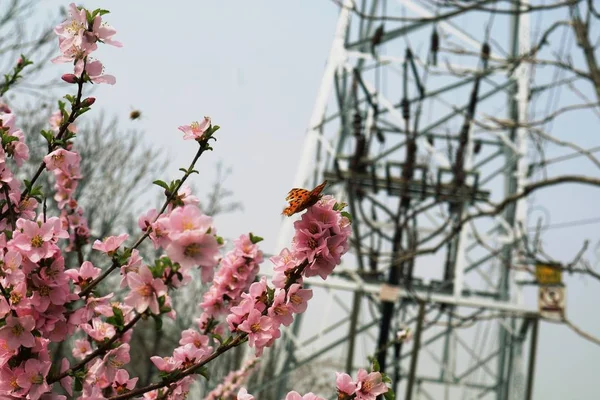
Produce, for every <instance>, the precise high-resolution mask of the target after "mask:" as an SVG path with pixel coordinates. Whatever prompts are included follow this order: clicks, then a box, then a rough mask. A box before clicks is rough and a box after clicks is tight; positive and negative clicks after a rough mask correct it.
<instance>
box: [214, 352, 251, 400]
mask: <svg viewBox="0 0 600 400" xmlns="http://www.w3.org/2000/svg"><path fill="white" fill-rule="evenodd" d="M257 364H258V359H256V358H255V359H251V360H248V361H246V362H245V363H244V365H243V366H242V368H240V369H239V370H237V371H231V372H230V373H229V374H227V376H226V377H225V379H223V382H222V383H220V384H219V385H217V387H216V388H214V389H213V390H212V391H211V392H210V393H208V395H206V396H205V397H204V400H221V399H229V398H231V397H233V395H234V394H235V392H236V390H238V388H239V387H240V385H241V384H242V383H244V381H245V380H246V378H248V376H249V375H250V374H251V373H252V370H253V369H254V368H255V367H256V365H257Z"/></svg>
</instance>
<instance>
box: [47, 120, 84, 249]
mask: <svg viewBox="0 0 600 400" xmlns="http://www.w3.org/2000/svg"><path fill="white" fill-rule="evenodd" d="M58 113H59V115H61V114H60V111H58ZM61 121H62V120H61ZM50 122H51V125H53V128H54V129H56V132H58V127H56V128H55V126H54V123H56V122H57V121H56V116H55V115H54V114H53V116H52V117H51V119H50ZM61 124H62V122H58V126H60V125H61ZM68 129H69V130H73V131H74V130H75V127H74V126H73V124H70V125H69V127H68ZM67 148H68V149H69V150H67V149H63V148H59V149H57V150H54V151H53V152H51V153H49V154H48V155H46V156H45V157H44V163H45V164H46V169H47V170H48V171H52V172H53V173H54V178H55V184H54V190H55V194H54V200H56V202H57V204H58V208H59V210H60V219H61V222H62V224H63V227H64V229H65V230H66V231H67V232H69V246H68V247H67V248H66V251H73V250H76V249H78V248H81V246H83V245H85V244H87V243H88V242H89V238H90V229H89V226H88V222H87V219H86V218H85V217H84V214H83V209H82V208H81V207H80V206H79V203H78V202H77V200H76V199H75V196H74V195H75V191H76V190H77V186H78V185H79V180H81V178H82V176H81V169H80V163H81V156H80V155H79V153H77V152H75V151H72V144H71V143H69V144H68V145H67Z"/></svg>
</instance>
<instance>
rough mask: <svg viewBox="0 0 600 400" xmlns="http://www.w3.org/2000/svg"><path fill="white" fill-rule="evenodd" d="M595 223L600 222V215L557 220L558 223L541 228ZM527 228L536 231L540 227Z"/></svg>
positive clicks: (569, 226)
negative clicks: (572, 219) (571, 219)
mask: <svg viewBox="0 0 600 400" xmlns="http://www.w3.org/2000/svg"><path fill="white" fill-rule="evenodd" d="M595 223H600V217H595V218H586V219H579V220H574V221H566V222H557V223H556V224H550V225H545V226H542V227H541V229H542V230H545V229H558V228H571V227H574V226H582V225H590V224H595ZM527 229H528V230H529V231H530V232H535V231H536V230H537V229H538V227H536V226H530V227H529V228H527Z"/></svg>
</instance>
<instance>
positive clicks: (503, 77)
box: [252, 0, 537, 400]
mask: <svg viewBox="0 0 600 400" xmlns="http://www.w3.org/2000/svg"><path fill="white" fill-rule="evenodd" d="M431 3H432V2H416V1H411V0H397V1H395V2H394V1H393V0H387V1H385V0H358V1H357V0H354V1H351V0H345V1H344V3H343V4H344V7H342V8H341V9H340V14H339V19H338V23H337V28H336V32H335V36H334V40H333V44H332V48H331V52H330V55H329V59H328V61H327V65H326V68H325V72H324V75H323V79H322V82H321V87H320V91H319V94H318V96H317V100H316V104H315V108H314V112H313V115H312V118H311V120H310V123H309V129H308V132H307V134H306V139H305V144H304V147H303V151H302V154H301V160H300V165H299V167H298V172H297V175H296V179H295V182H294V187H305V188H312V187H314V186H316V185H317V184H318V183H320V182H321V181H322V180H323V179H327V180H328V181H329V186H328V189H327V190H329V193H332V194H335V195H336V197H337V198H339V199H340V200H343V201H345V202H347V203H348V205H349V211H350V213H351V214H352V216H353V218H354V219H353V248H352V253H353V257H352V256H347V257H346V259H345V261H344V263H343V264H342V265H341V266H340V267H339V268H337V269H336V271H335V273H334V275H333V276H331V277H330V278H328V279H327V281H321V280H319V279H313V278H310V279H307V280H306V284H307V285H310V286H311V287H312V288H313V289H314V291H315V298H314V300H313V302H312V304H311V306H310V307H309V310H308V311H307V312H306V314H305V315H303V316H302V318H298V319H297V320H296V322H295V324H294V325H293V326H292V327H291V328H290V329H289V330H287V331H285V333H284V336H283V338H282V339H283V340H282V341H281V344H280V345H279V347H277V348H275V349H273V350H272V351H271V352H270V356H271V359H270V362H268V363H267V365H266V366H263V367H264V368H263V371H262V379H260V380H258V381H257V383H256V384H255V385H254V386H255V387H253V391H252V393H255V394H258V393H260V394H258V396H259V397H260V398H274V399H280V398H283V396H284V393H285V392H286V391H287V390H289V389H291V388H295V387H297V385H298V384H299V381H300V380H301V379H302V376H304V375H306V372H300V371H306V370H303V368H306V366H308V365H311V363H314V362H315V360H321V361H323V360H324V361H323V363H324V364H326V365H328V366H329V367H328V368H327V367H323V368H324V370H323V371H321V370H320V371H319V373H318V374H315V373H314V372H315V371H310V370H308V373H309V375H310V373H311V372H312V373H313V374H312V375H310V376H312V378H311V379H312V380H311V384H313V385H317V383H318V381H319V379H320V377H321V376H325V375H326V376H327V379H328V381H329V384H330V385H331V383H332V382H333V378H332V377H333V375H331V374H328V372H329V370H331V371H333V370H346V371H347V372H349V373H355V372H356V370H357V368H361V367H365V366H366V365H367V364H368V362H367V356H369V355H371V356H375V357H376V358H377V359H378V361H379V363H380V364H381V367H382V369H383V370H385V372H386V373H387V374H388V375H390V376H391V377H392V379H393V381H394V387H395V389H396V390H397V395H398V396H399V397H400V398H404V399H406V400H410V399H411V398H421V399H436V400H437V399H442V398H443V399H459V398H460V399H479V398H484V399H492V398H495V399H499V400H506V399H525V398H528V399H529V398H530V396H531V388H532V377H533V375H532V373H533V367H534V361H535V357H534V355H535V343H536V337H537V318H536V313H535V312H534V311H532V310H530V309H528V308H526V307H525V306H524V305H523V304H522V299H521V296H520V292H519V288H518V287H517V286H516V285H515V284H514V281H515V280H517V279H518V276H517V275H518V272H516V271H514V270H513V269H511V266H512V265H515V264H516V263H517V262H521V263H522V260H521V259H520V257H521V256H520V254H521V252H520V251H519V250H520V249H521V247H522V238H523V236H524V234H525V232H524V231H523V229H522V227H523V226H524V221H525V213H526V204H525V203H524V201H522V200H521V201H518V202H515V203H511V204H509V205H508V206H507V207H505V208H504V210H503V211H502V212H501V213H497V214H494V215H490V216H488V217H485V218H476V219H475V218H473V219H471V220H469V218H472V216H473V215H476V214H478V213H482V212H484V211H489V210H490V209H491V206H490V204H491V202H496V203H497V202H498V201H501V200H502V199H504V198H506V197H508V196H511V195H513V194H515V193H518V192H519V191H520V190H521V188H522V187H523V185H524V183H525V176H526V171H525V169H526V157H525V156H526V151H527V142H526V132H525V130H524V129H522V128H519V129H508V130H505V131H490V130H488V129H485V126H484V125H482V124H481V122H480V121H484V117H485V115H486V114H487V115H494V116H496V117H498V116H503V117H504V118H506V119H510V120H516V121H524V120H526V119H527V101H528V96H529V69H528V66H527V65H525V64H523V63H515V62H514V61H515V60H517V59H518V58H519V56H520V55H523V54H525V53H526V52H527V51H528V47H527V46H528V44H529V20H528V15H527V14H526V13H522V14H520V13H518V10H519V9H520V8H519V7H521V6H522V5H524V4H525V3H524V2H523V1H522V2H521V3H520V4H515V6H514V7H515V8H514V10H515V13H514V14H513V15H504V17H502V16H498V15H491V14H488V13H486V12H482V11H478V10H476V7H475V6H477V5H488V6H489V5H490V4H493V3H494V2H492V1H486V0H480V1H477V2H469V3H465V4H469V6H468V7H467V6H464V7H463V8H462V9H457V8H452V7H445V8H443V7H442V8H439V9H430V8H428V5H430V4H431ZM515 3H516V2H515ZM457 4H458V3H457ZM461 4H462V3H461ZM390 15H394V16H406V17H414V18H413V19H412V20H407V21H395V20H394V19H386V20H385V21H384V22H382V21H383V20H382V19H378V18H372V17H373V16H376V17H377V16H390ZM467 21H469V22H471V24H470V25H469V26H470V28H471V29H470V30H469V29H467V27H469V26H467V23H466V22H467ZM474 26H477V28H473V27H474ZM484 28H485V29H484ZM502 32H503V33H504V36H503V35H502ZM506 36H509V37H510V38H509V41H508V43H507V44H506V47H507V52H508V53H509V54H510V57H509V56H506V57H505V58H507V57H508V58H511V59H512V61H510V62H504V63H503V62H499V61H497V60H498V59H499V58H501V54H502V49H501V48H500V46H499V45H494V44H491V43H496V42H498V38H499V37H506ZM492 38H495V39H496V41H495V42H492V40H491V39H492ZM436 43H437V44H436ZM444 49H446V50H448V51H446V52H444V51H443V50H444ZM463 49H468V50H469V51H475V52H478V53H479V54H480V55H479V56H478V57H473V56H471V57H469V56H465V55H464V53H465V52H462V54H461V50H463ZM494 60H496V61H494ZM292 235H293V230H292V219H284V220H283V222H282V228H281V234H280V237H279V245H278V248H279V249H281V248H283V247H285V246H286V245H287V244H288V243H290V241H291V238H292ZM315 303H316V305H315ZM405 328H411V329H412V331H413V332H414V338H413V339H412V340H411V341H409V342H406V343H403V342H402V341H400V340H397V339H396V334H397V332H398V331H402V330H403V329H405ZM527 342H528V343H529V346H531V347H528V346H527V345H526V344H527ZM528 349H529V350H528ZM526 354H529V356H528V357H525V356H526ZM526 358H528V359H529V364H528V367H527V368H525V365H524V363H525V359H526ZM323 363H322V365H323Z"/></svg>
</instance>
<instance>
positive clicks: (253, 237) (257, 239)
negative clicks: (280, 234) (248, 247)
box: [250, 232, 264, 244]
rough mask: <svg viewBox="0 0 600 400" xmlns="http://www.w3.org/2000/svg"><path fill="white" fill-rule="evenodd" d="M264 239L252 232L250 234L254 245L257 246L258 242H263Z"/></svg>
mask: <svg viewBox="0 0 600 400" xmlns="http://www.w3.org/2000/svg"><path fill="white" fill-rule="evenodd" d="M263 240H264V239H263V238H261V237H260V236H254V235H253V234H252V232H250V241H251V242H252V244H256V243H258V242H262V241H263Z"/></svg>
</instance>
